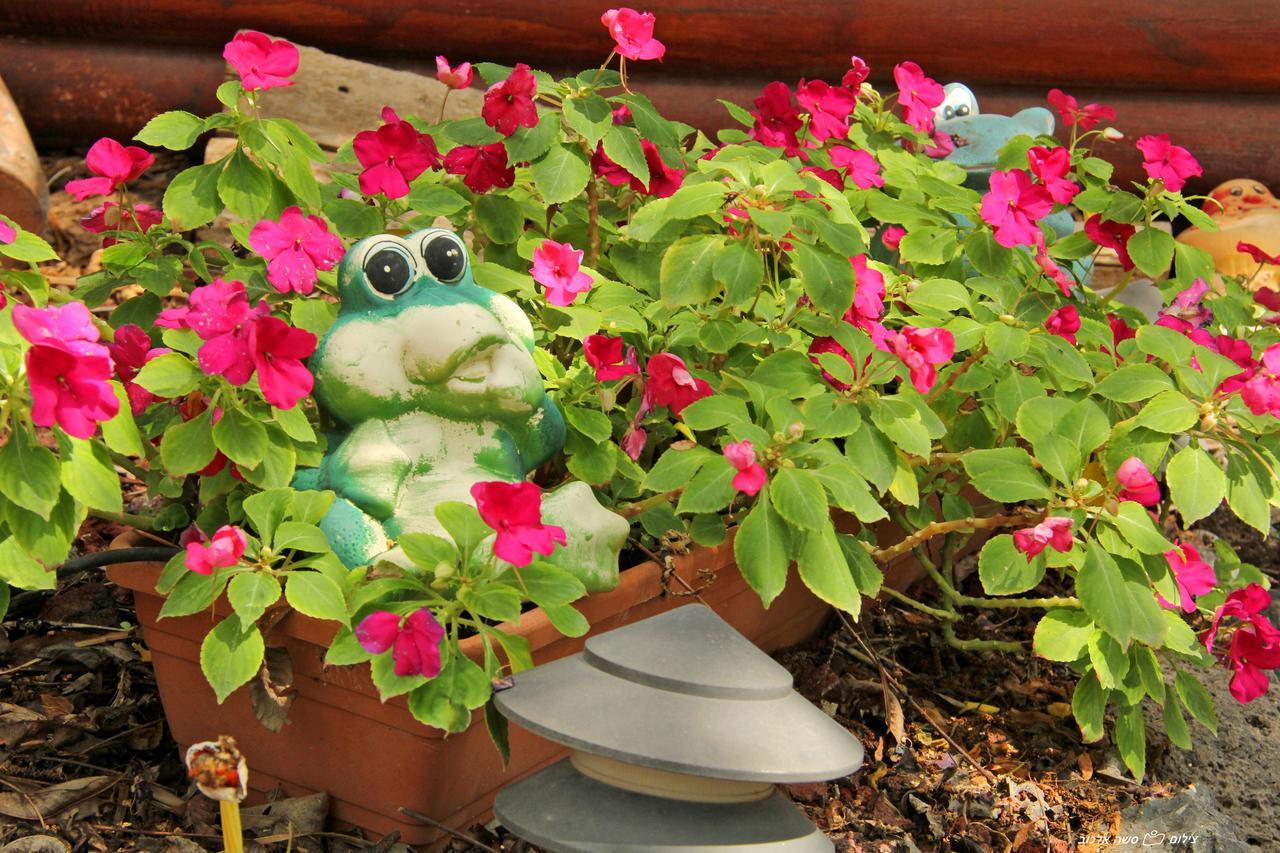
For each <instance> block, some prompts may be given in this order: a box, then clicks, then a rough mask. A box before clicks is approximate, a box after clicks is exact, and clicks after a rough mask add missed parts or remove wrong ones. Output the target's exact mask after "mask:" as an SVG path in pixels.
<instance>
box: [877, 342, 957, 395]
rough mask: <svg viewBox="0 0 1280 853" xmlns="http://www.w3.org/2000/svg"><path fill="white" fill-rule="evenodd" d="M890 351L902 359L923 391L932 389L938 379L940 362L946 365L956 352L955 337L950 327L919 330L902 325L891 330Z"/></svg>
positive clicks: (922, 392) (913, 380) (916, 387)
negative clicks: (898, 329) (895, 330)
mask: <svg viewBox="0 0 1280 853" xmlns="http://www.w3.org/2000/svg"><path fill="white" fill-rule="evenodd" d="M887 343H888V350H889V352H891V353H893V354H894V355H896V356H897V357H898V358H900V359H901V360H902V363H903V364H905V365H906V366H907V371H908V373H909V374H910V376H911V384H912V385H913V386H915V389H916V390H917V391H919V392H920V393H921V394H924V393H927V392H928V391H930V390H932V389H933V385H934V383H935V382H937V381H938V365H941V364H946V363H947V362H948V361H950V360H951V357H952V356H953V355H955V353H956V339H955V336H954V335H952V334H951V332H950V331H948V330H947V329H917V328H915V327H914V326H903V327H902V329H901V330H900V331H898V332H891V333H889V337H888V341H887Z"/></svg>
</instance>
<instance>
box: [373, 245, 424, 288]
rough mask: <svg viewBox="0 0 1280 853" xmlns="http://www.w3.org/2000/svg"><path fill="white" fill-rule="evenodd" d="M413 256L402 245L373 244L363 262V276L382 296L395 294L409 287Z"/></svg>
mask: <svg viewBox="0 0 1280 853" xmlns="http://www.w3.org/2000/svg"><path fill="white" fill-rule="evenodd" d="M414 272H415V270H414V263H413V258H411V257H409V253H408V252H407V251H405V249H404V248H403V247H402V246H399V245H396V244H386V245H383V246H375V247H374V250H373V251H372V252H370V253H369V256H368V257H367V258H366V259H365V262H364V278H365V281H367V282H369V286H370V287H372V288H373V289H374V290H376V291H377V292H378V293H380V294H382V295H383V296H397V295H399V294H401V293H404V292H405V291H406V290H408V289H409V285H410V284H412V283H413V277H414Z"/></svg>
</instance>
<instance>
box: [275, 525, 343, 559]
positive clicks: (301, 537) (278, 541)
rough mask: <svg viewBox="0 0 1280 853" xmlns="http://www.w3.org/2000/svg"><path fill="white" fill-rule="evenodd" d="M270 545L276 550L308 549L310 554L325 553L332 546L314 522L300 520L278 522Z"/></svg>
mask: <svg viewBox="0 0 1280 853" xmlns="http://www.w3.org/2000/svg"><path fill="white" fill-rule="evenodd" d="M271 545H272V547H273V548H274V549H275V550H276V551H283V550H285V549H286V548H292V549H294V550H295V551H308V552H310V553H312V554H325V553H328V552H329V551H330V550H331V548H332V546H331V545H330V544H329V539H328V537H326V536H325V535H324V531H323V530H321V529H320V528H319V527H316V526H315V525H314V524H308V523H306V522H302V521H282V522H280V525H279V526H278V527H276V530H275V536H274V537H273V539H272V542H271Z"/></svg>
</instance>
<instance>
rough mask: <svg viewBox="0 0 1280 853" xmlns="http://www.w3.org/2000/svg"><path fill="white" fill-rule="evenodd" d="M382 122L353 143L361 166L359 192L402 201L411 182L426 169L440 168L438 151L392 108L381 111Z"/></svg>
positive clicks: (426, 137) (361, 133)
mask: <svg viewBox="0 0 1280 853" xmlns="http://www.w3.org/2000/svg"><path fill="white" fill-rule="evenodd" d="M382 121H383V124H382V127H379V128H378V129H377V130H362V131H360V132H359V133H357V134H356V138H355V140H353V142H352V149H353V150H354V151H355V155H356V159H357V160H359V161H360V165H361V166H363V167H364V171H362V172H361V173H360V192H362V193H364V194H365V195H377V194H378V193H382V194H383V195H385V196H386V197H387V198H403V197H405V196H407V195H408V194H409V182H410V181H412V180H413V179H414V178H416V177H418V176H419V175H421V174H422V173H423V172H425V171H426V170H427V169H438V168H440V152H439V151H437V150H436V143H435V140H434V139H432V138H431V136H430V135H429V134H426V133H419V132H418V129H417V128H415V127H414V126H413V125H412V124H410V123H409V122H407V121H403V120H402V119H401V118H400V116H398V115H396V111H395V110H393V109H391V107H383V108H382Z"/></svg>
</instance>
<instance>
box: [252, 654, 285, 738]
mask: <svg viewBox="0 0 1280 853" xmlns="http://www.w3.org/2000/svg"><path fill="white" fill-rule="evenodd" d="M292 687H293V661H292V660H291V659H290V658H289V650H288V649H286V648H284V647H283V646H268V647H267V650H266V654H265V655H264V656H263V660H262V667H261V668H260V669H259V670H258V677H257V678H255V679H254V680H253V683H252V684H251V685H250V687H249V699H250V701H251V702H252V704H253V715H254V716H255V717H257V718H258V722H259V723H262V726H263V728H265V729H267V730H268V731H272V732H278V731H280V730H281V729H282V728H284V725H285V723H287V722H289V708H290V706H292V705H293V699H294V695H295V694H294V693H292V692H291V688H292Z"/></svg>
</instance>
